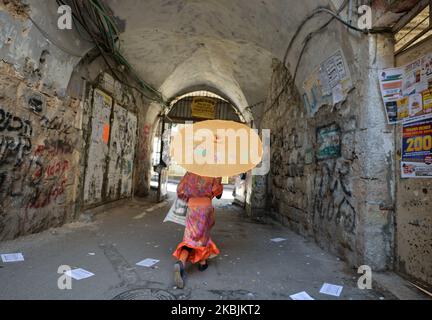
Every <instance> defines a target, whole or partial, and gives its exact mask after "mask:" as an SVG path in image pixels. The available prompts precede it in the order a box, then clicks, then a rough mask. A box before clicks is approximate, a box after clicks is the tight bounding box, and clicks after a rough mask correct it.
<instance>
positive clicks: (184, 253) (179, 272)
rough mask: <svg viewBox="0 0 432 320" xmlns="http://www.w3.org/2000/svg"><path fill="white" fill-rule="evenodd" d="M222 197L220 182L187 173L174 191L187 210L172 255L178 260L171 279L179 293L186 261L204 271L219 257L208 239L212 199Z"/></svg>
mask: <svg viewBox="0 0 432 320" xmlns="http://www.w3.org/2000/svg"><path fill="white" fill-rule="evenodd" d="M222 193H223V185H222V178H209V177H201V176H199V175H196V174H193V173H190V172H188V173H186V175H185V176H184V177H183V179H182V180H181V182H180V184H179V185H178V187H177V195H178V197H179V199H182V200H184V201H185V202H187V203H188V207H189V212H188V215H187V218H186V229H185V233H184V237H183V242H181V243H180V244H179V245H178V246H177V249H176V251H175V252H174V254H173V256H174V257H175V258H176V259H177V260H178V261H177V262H176V264H175V265H174V279H175V283H176V285H177V287H178V288H179V289H183V288H184V284H185V266H186V262H187V261H190V262H191V263H193V264H198V269H199V270H200V271H205V270H206V269H207V268H208V264H207V260H208V259H209V258H213V257H215V256H217V255H218V254H219V249H218V248H217V247H216V245H215V244H214V242H213V241H212V240H211V238H210V230H211V229H212V227H213V226H214V225H215V215H214V208H213V205H212V199H213V198H215V197H216V198H218V199H220V198H221V197H222Z"/></svg>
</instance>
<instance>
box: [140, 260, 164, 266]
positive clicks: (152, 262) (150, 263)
mask: <svg viewBox="0 0 432 320" xmlns="http://www.w3.org/2000/svg"><path fill="white" fill-rule="evenodd" d="M158 262H159V260H156V259H145V260H143V261H141V262H138V263H137V266H140V267H147V268H150V267H153V266H154V265H155V264H156V263H158Z"/></svg>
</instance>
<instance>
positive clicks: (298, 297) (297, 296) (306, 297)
mask: <svg viewBox="0 0 432 320" xmlns="http://www.w3.org/2000/svg"><path fill="white" fill-rule="evenodd" d="M290 298H291V299H292V300H315V299H314V298H312V297H311V296H310V295H309V294H308V293H307V292H305V291H303V292H300V293H296V294H293V295H292V296H290Z"/></svg>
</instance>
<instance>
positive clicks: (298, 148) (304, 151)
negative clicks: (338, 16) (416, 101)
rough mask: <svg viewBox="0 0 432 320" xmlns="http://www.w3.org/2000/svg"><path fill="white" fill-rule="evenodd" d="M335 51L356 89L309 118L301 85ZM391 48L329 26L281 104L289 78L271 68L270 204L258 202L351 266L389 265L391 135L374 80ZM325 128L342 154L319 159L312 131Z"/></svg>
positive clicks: (266, 125) (267, 123)
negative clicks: (339, 52)
mask: <svg viewBox="0 0 432 320" xmlns="http://www.w3.org/2000/svg"><path fill="white" fill-rule="evenodd" d="M323 43H325V44H326V45H325V46H322V45H321V44H323ZM338 49H342V50H343V52H344V55H345V58H346V59H347V63H348V65H349V68H350V72H351V76H352V80H353V84H354V89H353V90H352V91H351V92H350V93H349V95H348V98H347V100H346V101H345V102H343V103H342V104H338V105H336V106H335V107H331V106H325V107H322V108H321V109H320V110H319V111H318V113H317V114H316V115H315V116H314V117H309V116H308V115H307V114H306V112H305V109H304V106H303V101H302V98H301V96H300V94H301V93H300V92H301V91H302V89H301V88H302V84H303V81H304V80H305V79H306V78H307V76H308V75H309V74H310V73H311V72H312V71H313V69H315V68H316V67H317V66H318V65H319V64H320V63H321V62H323V61H324V60H325V59H326V58H328V57H329V56H330V55H332V54H333V53H334V52H335V51H336V50H338ZM391 50H392V45H391V42H390V41H388V39H386V38H384V37H379V38H377V37H375V36H370V37H364V38H361V37H359V36H358V35H357V34H351V35H350V34H349V33H348V32H347V31H346V30H345V28H343V27H341V26H338V25H334V24H332V25H331V26H330V28H329V29H328V30H326V32H325V33H321V34H319V35H318V36H316V37H315V38H314V40H313V43H312V42H311V43H310V44H309V47H308V48H307V50H306V52H305V54H304V56H303V60H302V64H301V66H300V68H299V72H298V76H297V79H296V83H295V85H294V84H293V82H292V79H291V81H290V83H289V84H288V86H287V87H286V89H285V90H284V93H283V94H282V95H281V96H280V97H279V98H278V99H276V96H277V95H278V93H279V92H280V90H281V88H282V86H283V84H284V83H285V82H286V81H287V79H289V77H291V75H290V72H289V71H288V70H287V69H286V68H284V67H283V66H281V65H280V64H279V65H277V66H276V67H275V68H274V73H273V78H272V85H271V88H270V91H269V97H268V99H267V104H266V107H265V108H264V109H265V110H266V109H268V108H269V107H270V104H271V103H272V102H273V101H276V102H275V105H274V107H273V108H272V109H271V110H270V111H269V112H268V114H266V115H265V116H264V117H263V119H262V123H261V128H262V129H271V130H272V139H271V140H272V148H271V159H272V167H271V173H270V174H269V177H268V180H267V181H268V184H267V185H266V188H267V194H268V198H267V200H266V201H265V200H262V197H258V198H261V200H260V201H259V203H261V206H264V205H265V203H266V202H267V203H268V202H270V203H271V208H272V213H273V215H274V216H275V217H276V218H278V219H279V220H280V221H282V222H283V223H285V224H287V225H289V226H290V227H292V228H293V229H295V230H297V231H298V232H300V233H301V234H304V235H309V236H313V237H314V238H315V240H316V241H317V243H319V244H320V245H321V246H322V247H324V248H326V249H328V250H330V251H332V252H334V253H336V254H337V255H339V256H340V257H342V258H343V259H345V260H346V261H347V262H348V263H349V264H350V265H353V266H359V265H362V264H368V265H370V266H371V267H372V268H373V269H374V270H383V269H387V268H391V267H392V263H393V261H392V257H393V225H394V221H393V204H394V177H393V170H394V163H393V160H392V159H393V152H394V146H393V143H394V136H393V134H394V133H393V130H392V127H389V126H387V125H386V120H385V119H386V118H385V114H384V110H383V108H382V107H381V101H380V95H379V87H378V83H377V76H376V70H377V69H378V68H379V67H380V66H383V65H384V66H390V65H391V63H392V59H391V56H390V55H389V54H388V53H389V52H392V51H391ZM294 57H298V56H296V55H294ZM294 57H291V58H290V59H289V60H291V61H296V59H295V58H294ZM365 79H367V80H365ZM298 88H300V89H298ZM326 126H334V128H333V129H335V130H336V129H337V130H339V133H338V134H337V139H339V141H340V146H341V153H340V156H339V157H337V158H333V159H328V160H322V161H318V159H317V158H316V152H317V148H318V141H317V129H319V128H321V127H326ZM337 130H336V131H337ZM378 146H379V147H378ZM259 180H260V182H259V183H260V184H263V181H264V182H265V180H264V179H262V178H260V179H259ZM255 207H259V205H257V204H256V205H255Z"/></svg>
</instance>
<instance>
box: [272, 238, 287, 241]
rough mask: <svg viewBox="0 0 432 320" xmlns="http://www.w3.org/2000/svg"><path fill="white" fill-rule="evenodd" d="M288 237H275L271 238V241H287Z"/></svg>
mask: <svg viewBox="0 0 432 320" xmlns="http://www.w3.org/2000/svg"><path fill="white" fill-rule="evenodd" d="M286 240H287V239H284V238H274V239H271V241H273V242H283V241H286Z"/></svg>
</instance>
